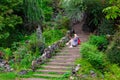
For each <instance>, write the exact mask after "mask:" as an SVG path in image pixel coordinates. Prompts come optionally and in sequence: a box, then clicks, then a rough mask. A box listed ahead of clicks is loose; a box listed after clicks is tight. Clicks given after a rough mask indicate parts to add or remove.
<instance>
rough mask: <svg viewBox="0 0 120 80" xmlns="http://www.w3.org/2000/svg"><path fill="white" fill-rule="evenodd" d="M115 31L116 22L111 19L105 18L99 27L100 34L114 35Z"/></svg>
mask: <svg viewBox="0 0 120 80" xmlns="http://www.w3.org/2000/svg"><path fill="white" fill-rule="evenodd" d="M114 33H115V27H114V23H113V21H111V20H106V19H103V20H102V23H101V24H100V25H99V27H98V34H99V35H107V34H110V35H113V34H114Z"/></svg>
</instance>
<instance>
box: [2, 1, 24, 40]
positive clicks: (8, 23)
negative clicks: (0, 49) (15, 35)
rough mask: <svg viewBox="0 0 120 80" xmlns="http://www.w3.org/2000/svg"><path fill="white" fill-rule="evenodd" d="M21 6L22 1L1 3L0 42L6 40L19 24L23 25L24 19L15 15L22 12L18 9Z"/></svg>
mask: <svg viewBox="0 0 120 80" xmlns="http://www.w3.org/2000/svg"><path fill="white" fill-rule="evenodd" d="M21 4H22V0H16V1H8V0H2V1H0V12H1V13H0V41H1V40H6V39H7V38H8V37H9V36H10V34H11V33H12V31H13V30H14V29H15V28H16V27H17V26H18V24H21V23H22V18H21V17H20V16H18V15H17V14H15V13H17V12H19V10H21V8H19V7H18V6H20V5H21ZM16 7H17V9H16Z"/></svg>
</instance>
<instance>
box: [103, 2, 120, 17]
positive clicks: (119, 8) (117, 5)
mask: <svg viewBox="0 0 120 80" xmlns="http://www.w3.org/2000/svg"><path fill="white" fill-rule="evenodd" d="M109 3H110V5H111V6H109V7H106V8H105V9H103V12H104V13H106V14H107V15H106V18H107V19H116V18H117V17H120V0H110V1H109Z"/></svg>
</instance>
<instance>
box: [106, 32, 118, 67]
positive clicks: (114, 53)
mask: <svg viewBox="0 0 120 80" xmlns="http://www.w3.org/2000/svg"><path fill="white" fill-rule="evenodd" d="M106 53H107V57H108V58H109V60H110V61H111V62H112V63H117V64H119V65H120V30H119V31H117V32H116V34H115V36H114V38H113V41H112V42H111V44H110V45H109V47H108V49H107V50H106Z"/></svg>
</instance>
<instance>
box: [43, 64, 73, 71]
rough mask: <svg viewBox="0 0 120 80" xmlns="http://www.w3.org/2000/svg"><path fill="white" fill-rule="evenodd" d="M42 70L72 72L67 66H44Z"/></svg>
mask: <svg viewBox="0 0 120 80" xmlns="http://www.w3.org/2000/svg"><path fill="white" fill-rule="evenodd" d="M42 68H44V69H46V70H47V69H51V70H70V69H71V68H70V67H66V66H50V65H48V66H43V67H42Z"/></svg>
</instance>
